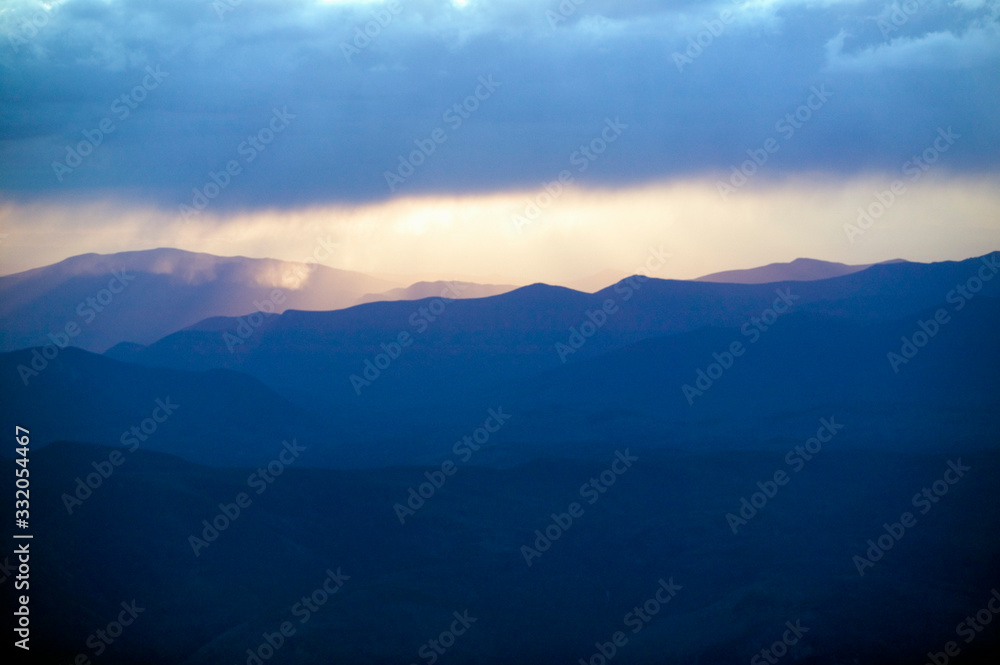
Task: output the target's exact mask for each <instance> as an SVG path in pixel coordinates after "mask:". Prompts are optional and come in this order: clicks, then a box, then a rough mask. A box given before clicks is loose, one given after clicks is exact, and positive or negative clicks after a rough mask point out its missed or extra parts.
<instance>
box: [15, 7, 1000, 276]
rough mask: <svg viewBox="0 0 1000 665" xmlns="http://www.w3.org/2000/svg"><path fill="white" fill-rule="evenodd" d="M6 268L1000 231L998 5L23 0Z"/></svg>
mask: <svg viewBox="0 0 1000 665" xmlns="http://www.w3.org/2000/svg"><path fill="white" fill-rule="evenodd" d="M0 35H3V36H4V37H3V39H2V41H0V273H3V274H9V273H13V272H17V271H20V270H25V269H29V268H32V267H36V266H41V265H46V264H50V263H54V262H56V261H59V260H61V259H63V258H66V257H68V256H72V255H75V254H80V253H84V252H100V253H111V252H117V251H124V250H135V249H150V248H155V247H178V248H181V249H187V250H192V251H203V252H209V253H213V254H219V255H225V256H232V255H243V256H254V257H265V256H266V257H273V258H281V259H290V260H303V259H306V258H308V257H310V256H314V255H315V254H316V253H317V248H319V247H324V248H326V249H325V250H324V251H323V252H321V253H322V254H323V256H324V257H328V258H325V259H324V260H323V261H322V262H323V263H325V264H326V265H329V266H330V267H335V268H343V269H350V270H359V271H362V272H369V273H377V274H399V275H413V276H420V277H429V276H435V277H449V276H450V277H456V278H457V277H461V278H470V279H476V280H478V281H493V282H502V283H529V282H533V281H548V282H552V283H560V282H563V283H564V282H567V281H569V280H573V279H576V278H580V277H584V276H587V275H591V274H594V273H598V272H601V271H604V270H613V271H620V272H624V273H632V272H635V271H636V268H637V267H638V266H641V265H643V264H644V263H645V261H646V259H647V258H648V256H649V254H650V252H657V251H659V252H664V251H665V252H668V253H669V255H670V260H669V261H667V262H666V264H665V265H664V266H663V268H662V269H661V270H662V273H661V274H658V275H656V276H662V277H671V278H691V277H696V276H699V275H703V274H707V273H710V272H714V271H719V270H727V269H734V268H745V267H752V266H755V265H762V264H766V263H770V262H773V261H789V260H792V259H794V258H797V257H811V258H819V259H825V260H831V261H841V262H845V263H870V262H874V261H882V260H889V259H895V258H905V259H910V260H918V261H934V260H946V259H962V258H967V257H969V256H974V255H981V254H985V253H988V252H990V251H994V250H997V249H1000V123H998V122H997V120H996V119H997V118H998V117H1000V2H998V1H997V0H940V1H936V0H923V1H918V0H907V1H906V2H894V3H888V2H871V1H867V0H841V1H837V0H817V1H810V0H751V1H736V2H734V1H732V0H730V1H727V2H687V1H680V2H656V1H653V0H635V1H633V2H613V1H611V0H562V2H559V1H557V0H505V1H504V2H486V1H481V0H464V1H459V0H389V1H388V2H381V1H369V2H362V1H334V2H317V1H306V0H301V1H295V0H292V1H281V2H279V1H277V0H213V1H205V2H201V1H195V2H190V1H185V2H176V1H169V0H164V1H154V0H108V1H105V0H68V1H65V2H58V1H56V2H51V3H39V2H28V1H20V0H14V1H6V2H4V3H3V4H2V6H0Z"/></svg>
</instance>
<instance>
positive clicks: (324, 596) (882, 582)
mask: <svg viewBox="0 0 1000 665" xmlns="http://www.w3.org/2000/svg"><path fill="white" fill-rule="evenodd" d="M857 434H858V431H857V430H855V431H853V432H852V431H851V430H849V429H847V428H846V427H845V429H844V431H843V432H842V433H840V434H838V438H836V439H834V441H833V443H830V444H828V445H825V446H824V447H823V449H822V451H820V452H819V453H818V454H817V455H815V456H814V457H813V458H812V459H811V460H810V461H808V463H807V464H806V466H804V467H803V468H802V469H801V471H798V472H797V471H795V467H792V466H789V465H788V464H786V463H785V462H784V461H783V459H782V455H783V453H777V454H775V453H774V452H770V451H745V452H738V453H733V452H725V453H719V452H711V451H699V450H694V451H690V452H669V451H667V452H656V451H648V450H646V449H644V448H642V447H641V446H638V445H631V446H627V447H623V448H622V449H621V450H619V453H621V455H622V457H617V456H616V454H615V453H613V452H612V453H610V454H608V455H606V456H605V457H604V458H603V459H600V460H595V461H588V462H577V461H572V460H565V459H545V460H539V461H537V462H534V463H531V464H527V465H521V466H518V467H516V468H512V469H507V470H502V471H498V470H493V469H484V468H478V467H477V466H475V465H463V466H461V467H460V468H458V469H457V470H455V472H454V473H453V474H452V475H451V476H448V477H447V478H446V480H445V481H444V483H443V484H442V485H441V487H440V488H439V489H437V490H436V491H434V492H433V493H428V492H425V495H426V496H427V497H428V498H424V499H422V502H423V503H422V505H421V504H417V503H416V502H414V504H413V505H415V506H417V508H416V510H415V511H414V512H413V514H406V513H402V515H403V523H402V524H401V523H400V518H399V517H398V516H397V515H398V513H397V509H396V508H395V506H396V505H397V504H399V505H404V504H405V503H406V502H407V501H412V499H411V498H410V492H411V491H414V492H415V491H416V490H415V489H414V488H416V487H418V486H420V485H421V483H425V484H426V483H429V481H428V480H427V478H428V477H434V474H435V473H437V474H441V473H442V472H441V467H440V463H438V464H437V465H435V466H426V467H401V468H386V469H379V470H372V471H363V472H356V471H355V472H347V471H330V470H318V469H307V468H301V467H300V466H299V460H296V459H294V458H292V457H288V456H286V460H288V462H289V463H288V464H283V463H282V464H281V465H279V464H278V462H275V465H274V469H275V473H273V475H270V476H268V477H269V478H270V479H271V481H272V482H270V483H267V482H266V481H263V480H262V476H261V470H255V469H254V468H253V467H243V468H229V469H219V468H208V467H201V466H197V465H193V464H190V463H188V462H184V461H182V460H178V459H176V458H172V457H169V456H165V455H162V454H158V453H154V452H149V451H146V450H141V449H140V450H137V451H135V452H133V453H126V457H125V458H124V461H122V462H121V463H120V464H119V465H118V466H117V467H114V468H113V470H112V471H110V472H108V473H107V477H106V478H104V479H95V478H96V476H95V475H94V474H95V471H94V464H95V462H96V463H101V462H105V461H106V460H108V459H109V458H110V457H111V455H112V454H113V453H112V451H111V449H108V448H104V447H99V446H90V445H82V444H76V443H65V442H59V443H56V444H55V445H52V446H49V447H47V448H44V449H42V450H39V451H35V452H33V454H32V457H31V472H32V473H31V478H32V490H33V491H32V493H31V497H32V505H31V508H32V516H33V517H35V516H36V515H37V517H36V518H35V522H36V523H35V524H33V526H32V531H33V533H34V535H35V538H34V540H33V541H32V544H31V557H30V565H31V581H32V582H35V581H36V580H37V581H39V583H38V584H32V585H31V606H30V607H31V626H32V628H33V630H32V637H34V638H35V639H33V640H32V642H31V648H32V653H34V654H35V658H36V659H37V661H33V662H45V663H70V662H74V659H75V658H76V656H77V654H79V653H85V654H87V655H94V654H95V650H94V645H98V646H102V647H103V646H107V648H106V649H102V650H101V652H99V653H100V662H101V663H104V664H107V665H117V664H119V663H122V664H124V663H137V662H141V663H150V664H153V665H159V664H161V663H162V664H170V665H174V664H177V663H183V664H185V665H202V664H204V665H209V664H212V665H215V664H217V663H240V664H242V663H251V664H254V663H259V662H268V663H279V664H282V663H296V664H300V665H312V664H319V663H373V664H375V665H383V664H385V665H390V664H393V663H397V664H398V663H413V662H417V663H427V662H433V660H431V659H430V658H429V656H433V655H436V652H435V651H434V648H433V646H432V645H431V642H430V641H431V640H435V641H436V642H435V644H444V645H446V646H448V647H449V648H448V650H447V653H446V654H445V656H444V657H443V658H442V659H441V661H440V662H441V663H445V662H447V663H455V664H456V665H465V664H469V665H472V664H477V665H501V664H504V663H512V662H518V663H529V664H532V665H535V664H538V665H541V664H542V663H553V662H566V663H572V662H576V661H577V660H580V659H582V660H584V662H587V661H589V660H591V655H592V654H597V653H598V652H599V651H600V650H601V649H603V650H604V652H605V653H611V649H612V648H614V649H615V651H616V653H617V658H615V660H614V662H616V663H617V662H621V663H664V662H670V663H740V662H742V663H747V662H751V660H752V659H753V658H754V656H755V655H757V654H759V653H760V651H761V649H764V648H766V647H768V646H769V645H772V644H773V643H775V641H776V640H780V639H781V636H782V634H783V633H785V634H786V635H787V634H788V633H787V630H788V628H787V626H788V625H789V624H790V625H793V626H797V627H800V628H801V629H802V630H803V633H804V634H803V635H801V636H800V639H798V638H797V640H796V642H797V644H796V645H794V646H792V647H791V649H790V650H789V652H788V656H787V658H788V662H793V660H794V662H802V663H812V664H813V665H837V664H840V663H853V662H859V663H886V664H888V665H904V664H906V663H919V662H924V659H925V657H926V654H927V653H928V651H933V652H937V651H940V650H941V649H942V648H943V645H945V644H946V643H947V642H948V641H949V640H955V638H956V634H955V630H956V628H955V626H956V624H957V623H958V622H960V621H963V620H964V617H966V616H974V615H975V613H976V611H977V610H979V609H981V608H983V607H984V606H985V605H986V603H987V602H989V601H991V598H992V593H991V589H993V588H995V585H996V583H997V581H996V552H997V551H998V549H1000V535H998V534H1000V531H998V530H997V529H995V528H993V526H994V525H996V524H997V523H998V520H1000V502H998V501H997V500H996V498H997V489H996V482H995V479H996V478H997V474H998V473H1000V456H998V453H997V451H996V450H992V451H981V452H973V451H968V450H962V449H961V448H960V447H958V446H956V447H954V448H953V449H952V451H951V453H949V456H946V455H915V454H912V453H905V452H897V453H880V452H873V451H870V450H865V449H864V448H863V447H859V445H858V441H857V440H856V439H855V438H854V437H855V436H856V435H857ZM801 442H802V440H800V441H799V442H798V443H800V444H801ZM511 445H513V444H511ZM308 452H309V451H306V452H303V453H302V459H303V460H304V459H305V456H306V455H307V454H308ZM622 458H624V459H625V460H627V461H628V463H629V466H625V465H624V463H623V462H620V461H619V460H621V459H622ZM949 461H951V462H953V463H955V464H957V465H960V466H959V468H965V469H968V470H967V471H963V474H964V475H963V476H962V477H959V478H958V479H957V484H955V485H953V486H950V487H948V489H947V495H946V496H944V497H942V498H940V499H939V500H938V501H937V503H936V504H933V506H932V508H931V511H930V512H929V513H927V514H926V515H925V514H923V513H922V512H920V511H919V510H917V509H916V508H914V507H913V506H912V505H911V502H910V497H911V496H912V495H913V493H914V492H919V491H920V488H922V487H930V486H931V484H932V483H934V482H935V481H939V482H940V483H941V484H944V481H941V480H940V479H941V478H942V474H944V473H945V472H946V471H949V468H950V467H949ZM4 467H5V468H4V473H3V476H4V478H5V480H4V481H3V482H4V489H5V490H7V491H10V492H11V495H12V493H13V479H14V473H13V471H14V469H16V468H18V467H16V466H14V464H13V463H11V462H10V461H6V462H4ZM611 469H617V470H618V471H620V472H621V473H620V474H619V473H617V472H614V471H612V470H611ZM279 470H280V473H278V472H277V471H279ZM776 470H784V471H785V472H786V473H787V474H788V480H787V482H786V483H785V484H784V485H783V486H780V487H778V486H777V485H775V490H774V492H773V493H772V494H771V497H770V498H768V499H766V502H765V503H760V502H759V501H758V499H757V498H754V499H753V501H754V502H755V503H756V505H758V508H757V509H755V511H754V513H753V514H751V515H750V519H749V520H748V521H747V523H746V524H744V525H740V526H738V533H736V534H734V532H733V531H732V529H731V527H730V525H729V523H728V522H727V514H729V513H733V514H735V513H736V512H739V511H740V510H741V498H743V499H744V500H749V499H747V497H750V496H751V495H752V493H754V492H758V493H759V490H758V488H757V483H761V482H762V481H770V479H771V478H773V477H774V475H775V472H776ZM609 474H610V479H608V480H607V483H610V484H602V483H603V482H605V481H602V480H601V479H602V478H607V476H608V475H609ZM89 476H90V477H92V479H91V481H90V482H91V484H92V485H93V488H92V489H90V494H89V495H87V494H86V493H85V492H82V491H81V490H78V482H82V481H81V480H80V479H83V478H87V477H89ZM944 477H946V478H951V477H953V476H947V475H946V476H944ZM591 479H592V480H591ZM590 482H593V483H597V486H598V487H600V488H601V490H603V492H602V493H598V492H597V490H596V489H593V487H591V486H590V484H589V483H590ZM770 482H773V481H770ZM581 485H584V486H585V487H590V493H588V494H585V495H584V494H581ZM421 491H424V490H421ZM77 492H79V493H80V495H81V496H84V497H85V498H84V499H83V500H82V501H81V502H80V503H79V504H76V503H73V502H72V501H70V502H67V499H66V497H67V496H69V497H70V498H71V499H72V498H75V495H76V493H77ZM241 495H242V496H243V497H244V498H243V499H242V500H241V499H240V498H239V497H241ZM593 497H597V498H596V499H594V498H593ZM761 497H763V494H761ZM935 498H937V497H935ZM238 501H240V502H241V506H240V505H237V502H238ZM573 503H576V504H577V508H576V509H574V508H571V505H572V504H573ZM67 505H68V506H69V508H67ZM927 505H931V504H930V503H927ZM907 509H909V510H911V511H913V513H914V514H915V515H916V518H915V520H916V523H915V525H912V528H910V529H904V527H902V526H900V525H899V522H900V513H901V512H902V511H903V510H907ZM570 510H572V512H573V513H574V514H575V515H576V517H575V518H574V517H572V516H571V515H570V514H569V511H570ZM744 510H745V509H744ZM745 514H749V513H745ZM3 515H4V516H3V518H2V526H3V528H4V529H5V530H6V531H7V532H8V533H10V532H12V531H13V529H14V524H13V522H12V520H13V511H4V513H3ZM560 525H561V526H560ZM883 525H886V526H883ZM887 528H890V529H895V530H897V531H899V532H900V534H901V535H900V538H901V540H898V542H893V539H892V538H890V536H889V535H887V531H886V529H887ZM546 534H547V535H546ZM869 540H872V541H874V540H879V542H884V541H886V540H888V542H889V543H890V544H889V545H888V547H890V548H891V549H889V550H888V551H885V552H875V554H873V555H872V556H873V557H878V558H877V559H876V563H875V564H873V565H872V566H871V567H869V568H867V569H863V572H864V575H863V576H861V575H859V574H858V571H857V564H856V562H855V560H854V557H856V556H859V555H860V556H861V557H865V556H867V555H866V550H870V549H871V547H874V545H871V546H870V545H869V543H868V542H866V541H869ZM42 545H44V547H42ZM12 547H13V546H12ZM523 548H530V549H529V551H528V552H527V554H526V553H525V550H524V549H523ZM531 550H534V551H535V552H536V553H538V556H537V557H536V556H535V555H534V554H532V553H531ZM526 557H528V558H529V560H530V563H531V565H530V566H529V565H528V564H527V563H526ZM3 563H4V564H5V565H7V566H9V564H11V563H13V564H14V565H15V566H16V565H17V563H16V560H15V555H14V554H10V555H9V557H8V559H7V561H6V562H3ZM43 581H44V583H41V582H43ZM916 581H919V584H918V583H916ZM324 585H325V589H324ZM7 586H8V587H11V586H12V585H11V584H10V583H8V585H7ZM658 591H660V593H659V600H654V599H655V598H656V597H657V592H658ZM993 593H995V592H993ZM193 599H197V602H194V601H193ZM890 601H891V603H892V611H886V603H887V602H890ZM123 602H124V603H125V605H126V607H128V608H131V609H132V610H133V612H135V613H136V614H138V616H137V618H136V620H135V621H134V622H132V621H129V623H130V625H128V626H126V627H125V628H124V631H120V630H118V627H117V626H116V627H115V628H114V629H106V630H105V631H104V632H105V634H110V635H112V636H114V637H115V638H117V639H115V640H114V641H113V643H111V644H110V646H108V645H107V644H106V643H102V642H100V641H99V640H98V638H97V637H96V636H95V631H96V630H98V629H104V628H105V627H106V626H107V625H108V622H109V621H113V620H115V619H116V618H117V617H118V616H119V615H120V614H121V613H122V611H123V610H122V603H123ZM11 603H12V604H14V601H13V598H11ZM133 603H134V606H133V605H132V604H133ZM15 607H16V605H15ZM67 608H71V609H72V611H68V609H67ZM140 610H141V611H140ZM456 616H458V617H462V618H464V619H465V624H466V625H464V626H463V624H462V623H455V622H456V621H457V619H456ZM126 618H127V615H126ZM286 622H287V624H286ZM983 623H985V621H984V622H983ZM282 626H285V631H284V632H285V634H284V635H282V634H281V633H280V631H281V627H282ZM452 626H454V627H455V628H454V630H455V633H460V634H457V635H456V634H455V633H453V634H449V635H446V636H445V637H444V638H441V637H440V635H441V634H442V633H443V632H446V631H448V630H449V629H450V628H451V627H452ZM619 631H620V632H621V633H622V636H623V637H625V641H622V640H621V639H619V640H618V644H617V646H615V645H614V644H613V643H612V640H613V636H614V635H615V633H617V632H619ZM969 632H970V633H971V634H972V635H973V636H974V637H975V640H974V641H973V642H972V643H971V644H966V643H962V646H961V656H962V657H961V662H962V663H969V664H970V665H987V664H989V663H995V662H996V661H995V655H996V653H997V649H998V648H1000V633H998V632H997V631H995V630H990V629H989V628H988V627H987V628H986V629H985V630H983V631H982V632H980V633H972V632H971V631H969ZM41 636H44V639H40V637H41ZM36 640H37V641H36ZM88 640H89V643H88ZM248 652H249V654H248ZM775 653H778V652H777V651H775ZM422 654H426V656H427V657H425V656H424V655H422ZM262 656H263V658H262ZM593 662H601V661H600V660H599V659H593ZM938 662H943V659H941V660H939V661H938Z"/></svg>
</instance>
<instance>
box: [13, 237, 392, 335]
mask: <svg viewBox="0 0 1000 665" xmlns="http://www.w3.org/2000/svg"><path fill="white" fill-rule="evenodd" d="M313 265H315V266H316V267H315V268H314V269H310V267H309V265H307V264H304V263H295V262H289V261H278V260H274V259H249V258H244V257H218V256H213V255H210V254H196V253H192V252H185V251H181V250H176V249H154V250H147V251H139V252H123V253H120V254H84V255H81V256H75V257H72V258H69V259H66V260H65V261H61V262H60V263H57V264H54V265H51V266H47V267H44V268H36V269H34V270H29V271H26V272H22V273H17V274H15V275H7V276H4V277H0V350H5V351H10V350H14V349H19V348H28V347H30V346H36V345H43V344H49V343H54V342H57V341H62V342H66V341H69V343H70V344H72V345H73V346H78V347H80V348H83V349H88V350H91V351H104V350H105V349H107V348H110V347H111V346H114V345H115V344H117V343H119V342H133V343H138V344H149V343H150V342H154V341H156V340H157V339H159V338H161V337H163V336H164V335H168V334H170V333H171V332H174V331H176V330H180V329H182V328H185V327H187V326H189V325H192V324H194V323H197V322H198V321H201V320H203V319H206V318H209V317H212V316H241V315H245V314H249V313H251V312H254V311H257V310H264V311H278V312H280V311H284V310H285V309H289V308H296V309H321V310H329V309H338V308H340V307H346V306H349V305H353V304H354V303H355V302H357V300H358V298H360V297H361V296H362V295H364V294H366V293H371V292H373V291H384V290H387V289H390V288H394V287H396V286H399V285H398V284H392V283H390V282H385V281H383V280H380V279H376V278H373V277H369V276H367V275H364V274H361V273H356V272H349V271H346V270H335V269H333V268H327V267H325V266H319V265H316V264H313ZM74 331H75V333H76V334H73V332H74Z"/></svg>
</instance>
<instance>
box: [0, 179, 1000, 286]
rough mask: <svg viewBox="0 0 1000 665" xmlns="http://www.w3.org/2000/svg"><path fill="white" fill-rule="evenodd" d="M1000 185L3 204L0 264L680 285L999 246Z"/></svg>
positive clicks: (883, 183) (911, 183) (703, 186)
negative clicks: (164, 254) (259, 202)
mask: <svg viewBox="0 0 1000 665" xmlns="http://www.w3.org/2000/svg"><path fill="white" fill-rule="evenodd" d="M894 179H899V180H901V181H902V183H903V185H904V190H905V191H903V193H902V194H897V195H893V198H894V200H893V201H892V202H891V203H890V204H888V205H887V206H883V208H884V209H883V210H882V211H880V210H879V208H878V205H876V204H878V202H879V201H880V200H881V201H883V202H885V201H887V200H888V192H890V191H891V183H892V181H893V180H894ZM998 184H1000V178H998V177H997V176H996V175H994V176H977V177H970V176H956V175H954V174H947V173H946V172H944V171H940V170H937V171H929V172H927V173H926V174H925V175H921V177H919V178H918V179H916V180H913V179H911V178H906V177H903V174H902V173H897V174H865V175H861V176H856V177H851V178H840V177H832V176H830V175H813V176H801V177H798V178H795V179H791V180H786V181H766V182H765V181H761V182H759V183H756V184H754V185H751V186H747V187H746V188H744V189H742V190H740V191H738V192H737V193H735V194H732V195H730V196H729V198H727V199H726V200H722V199H721V198H720V195H719V192H718V189H717V180H716V179H715V178H711V177H699V178H691V179H684V180H670V181H664V182H660V183H653V184H647V185H643V186H638V187H629V188H620V189H610V190H609V189H594V188H587V187H570V188H568V189H565V190H563V191H561V192H557V194H556V196H555V197H553V196H552V194H550V193H548V192H546V190H545V189H538V190H522V191H509V192H503V193H490V194H468V195H461V196H453V195H447V196H445V195H433V196H410V197H401V198H398V199H394V200H391V201H385V202H378V203H367V204H361V205H323V206H316V207H307V208H300V209H294V210H255V211H246V212H242V213H225V214H219V215H217V216H214V217H212V218H211V219H209V218H207V217H206V218H202V219H199V220H197V221H193V222H190V223H186V224H185V223H183V222H181V221H180V220H178V219H177V217H176V216H174V215H170V214H165V213H163V212H162V211H158V210H156V209H153V208H148V207H147V208H142V207H138V208H134V207H122V206H121V204H119V203H104V204H96V203H95V204H90V205H87V206H83V207H80V206H72V207H71V206H66V205H60V204H45V205H41V204H32V205H21V204H11V203H8V204H6V205H5V206H4V207H3V209H2V211H0V226H2V228H3V230H4V231H5V232H7V233H8V234H9V235H8V237H7V238H6V239H5V242H4V245H3V247H0V257H2V258H3V262H4V272H14V271H17V270H21V269H26V268H29V267H34V266H37V265H43V264H47V263H52V262H55V261H58V260H61V259H62V258H65V257H66V256H70V255H74V254H79V253H83V252H87V251H97V252H105V253H107V252H115V251H125V250H134V249H152V248H155V247H161V246H169V247H177V248H180V249H188V250H191V251H201V252H208V253H212V254H216V255H221V256H233V255H243V256H253V257H271V258H279V259H286V260H293V261H304V260H308V259H310V257H311V256H313V255H314V253H315V251H316V249H317V248H318V247H321V246H322V247H325V248H328V251H330V252H331V253H330V254H329V256H326V253H325V252H321V253H320V254H321V255H322V256H323V257H324V258H326V260H325V261H324V263H326V264H327V265H329V266H331V267H335V268H341V269H350V270H358V271H361V272H368V273H383V274H384V273H394V274H398V275H407V276H409V277H411V278H413V279H414V280H416V279H421V278H426V279H438V278H467V279H473V280H476V281H481V282H494V283H515V284H517V283H519V284H526V283H531V282H535V281H546V282H550V283H560V282H568V281H571V280H573V279H577V278H580V277H584V276H587V275H591V274H594V273H597V272H600V271H602V270H609V269H610V270H615V271H620V272H625V273H632V272H635V270H636V269H637V266H638V265H640V264H641V262H642V260H643V259H644V257H645V256H646V255H647V253H648V251H649V250H650V249H651V248H653V249H659V248H660V247H661V246H662V247H663V248H664V250H665V251H668V252H670V253H671V254H672V257H671V260H670V262H669V265H668V266H667V267H666V268H665V269H664V272H663V274H662V275H659V276H662V277H673V278H693V277H697V276H700V275H703V274H708V273H711V272H715V271H719V270H724V269H732V268H736V267H752V266H755V265H763V264H766V263H770V262H774V261H789V260H792V259H794V258H797V257H800V256H808V257H812V258H820V259H826V260H833V261H841V262H845V263H871V262H876V261H883V260H888V259H893V258H899V257H902V258H907V259H911V260H924V261H933V260H941V259H943V258H954V259H960V258H965V257H968V256H974V255H981V254H985V253H987V252H989V251H993V250H995V249H997V248H1000V227H998V225H997V221H996V220H998V219H1000V187H998V186H997V185H998ZM552 191H556V190H554V189H553V190H552ZM897 191H898V187H897ZM532 203H534V204H535V205H537V206H538V209H537V210H535V211H532V210H530V205H531V204H532ZM879 205H881V204H879ZM861 211H871V212H870V213H869V214H870V215H871V214H874V219H873V220H872V222H871V223H867V224H866V228H865V230H864V232H863V233H862V234H861V235H860V236H853V237H852V234H850V233H848V231H847V228H848V227H849V226H854V225H857V224H858V220H859V216H860V214H861ZM519 217H521V218H522V219H528V220H529V221H528V223H527V224H524V223H519V222H518V221H516V220H517V219H518V218H519ZM852 240H853V241H852Z"/></svg>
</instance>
